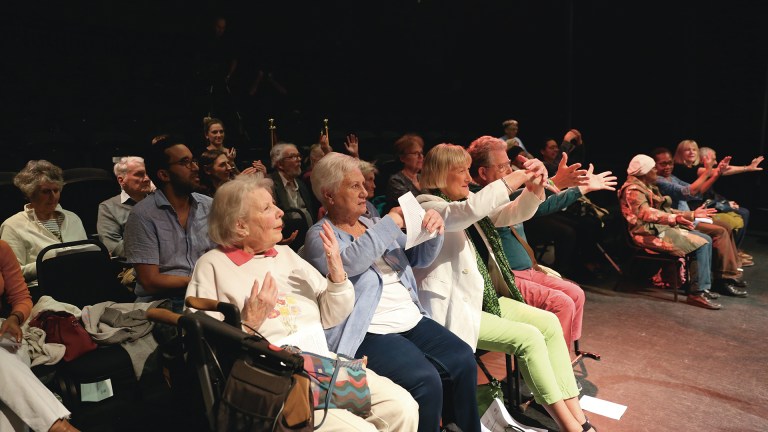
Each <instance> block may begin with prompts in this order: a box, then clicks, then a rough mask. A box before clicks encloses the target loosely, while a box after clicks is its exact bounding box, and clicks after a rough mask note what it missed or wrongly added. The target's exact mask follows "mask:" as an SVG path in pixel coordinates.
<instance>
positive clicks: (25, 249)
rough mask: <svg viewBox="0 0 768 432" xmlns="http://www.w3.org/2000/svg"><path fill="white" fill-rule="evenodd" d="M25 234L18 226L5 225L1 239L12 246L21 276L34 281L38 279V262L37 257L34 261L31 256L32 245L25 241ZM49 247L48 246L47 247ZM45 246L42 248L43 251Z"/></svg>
mask: <svg viewBox="0 0 768 432" xmlns="http://www.w3.org/2000/svg"><path fill="white" fill-rule="evenodd" d="M24 237H25V236H24V235H23V233H21V232H19V230H18V229H17V227H16V226H13V225H11V224H7V223H6V224H4V225H3V230H2V235H0V238H1V239H2V240H5V241H6V242H7V243H8V246H10V248H11V250H12V251H13V254H14V255H15V256H16V260H17V261H18V263H19V266H20V267H21V274H22V275H23V276H24V280H25V281H34V280H36V279H37V262H36V257H35V259H32V257H31V256H30V254H31V250H30V248H32V247H33V246H32V244H30V243H29V242H28V241H26V240H25V238H24ZM46 246H47V245H46ZM43 247H44V246H42V245H41V246H40V250H42V248H43Z"/></svg>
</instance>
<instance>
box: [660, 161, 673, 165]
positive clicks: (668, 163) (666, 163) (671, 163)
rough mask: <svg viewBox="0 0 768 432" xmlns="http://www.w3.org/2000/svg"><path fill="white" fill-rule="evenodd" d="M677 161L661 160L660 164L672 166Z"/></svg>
mask: <svg viewBox="0 0 768 432" xmlns="http://www.w3.org/2000/svg"><path fill="white" fill-rule="evenodd" d="M674 164H675V163H674V162H673V161H661V162H659V166H672V165H674Z"/></svg>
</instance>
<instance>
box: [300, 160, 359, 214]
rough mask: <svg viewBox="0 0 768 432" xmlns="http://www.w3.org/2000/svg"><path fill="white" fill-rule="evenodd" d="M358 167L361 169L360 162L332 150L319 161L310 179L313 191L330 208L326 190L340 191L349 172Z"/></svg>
mask: <svg viewBox="0 0 768 432" xmlns="http://www.w3.org/2000/svg"><path fill="white" fill-rule="evenodd" d="M356 169H357V170H359V169H360V162H359V161H358V160H357V159H355V158H353V157H352V156H347V155H345V154H341V153H336V152H330V153H328V154H327V155H325V156H324V157H323V158H322V159H320V160H319V161H317V163H316V164H315V167H314V168H313V169H312V174H310V177H309V180H310V182H312V192H313V193H314V194H315V196H316V197H317V199H318V200H320V202H321V203H322V204H323V206H325V208H328V203H327V202H325V192H336V191H338V190H339V186H340V185H341V182H342V181H344V177H345V176H346V175H347V173H349V172H351V171H354V170H356Z"/></svg>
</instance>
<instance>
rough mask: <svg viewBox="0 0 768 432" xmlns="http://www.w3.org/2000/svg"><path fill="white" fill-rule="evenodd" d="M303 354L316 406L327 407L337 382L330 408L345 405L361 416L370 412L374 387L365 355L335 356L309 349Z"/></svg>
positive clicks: (339, 407)
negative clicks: (372, 386) (369, 385)
mask: <svg viewBox="0 0 768 432" xmlns="http://www.w3.org/2000/svg"><path fill="white" fill-rule="evenodd" d="M301 356H302V357H304V370H306V371H307V374H309V377H310V385H311V387H312V397H313V399H314V407H315V409H324V408H325V407H326V397H327V392H328V387H329V386H331V385H333V389H332V390H331V397H330V400H329V402H328V409H333V408H337V409H345V410H347V411H350V412H352V413H354V414H357V415H359V416H361V417H365V416H367V415H368V414H370V412H371V390H370V388H368V375H367V374H366V371H365V360H364V359H344V358H342V357H341V356H340V357H339V359H332V358H328V357H324V356H321V355H318V354H313V353H309V352H302V353H301ZM334 374H335V380H334Z"/></svg>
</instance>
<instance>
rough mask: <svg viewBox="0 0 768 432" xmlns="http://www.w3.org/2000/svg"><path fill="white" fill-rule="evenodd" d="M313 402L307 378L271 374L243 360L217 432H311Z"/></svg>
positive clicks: (230, 386)
mask: <svg viewBox="0 0 768 432" xmlns="http://www.w3.org/2000/svg"><path fill="white" fill-rule="evenodd" d="M311 400H312V393H311V390H310V386H309V377H307V376H306V374H304V373H300V372H294V371H291V370H285V371H274V370H268V369H267V368H264V367H260V366H259V365H258V364H256V363H254V362H252V361H250V360H249V359H242V358H241V359H238V360H236V361H235V363H234V365H233V366H232V370H231V372H230V374H229V378H228V379H227V384H226V387H225V388H224V392H223V393H222V396H221V401H220V403H219V410H218V418H217V421H216V430H217V431H219V432H225V431H226V432H231V431H243V432H245V431H249V432H261V431H312V430H313V428H314V410H313V408H312V403H311Z"/></svg>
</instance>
